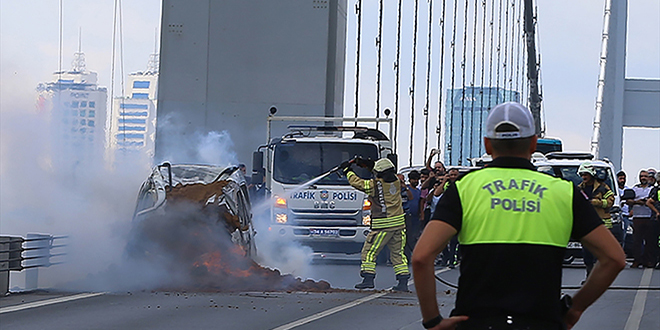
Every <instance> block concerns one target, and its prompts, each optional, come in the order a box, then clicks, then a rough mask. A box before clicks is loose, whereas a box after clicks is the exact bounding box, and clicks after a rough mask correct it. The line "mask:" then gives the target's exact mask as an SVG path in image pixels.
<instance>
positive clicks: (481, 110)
mask: <svg viewBox="0 0 660 330" xmlns="http://www.w3.org/2000/svg"><path fill="white" fill-rule="evenodd" d="M481 6H482V7H483V9H484V16H483V24H482V26H481V83H480V84H479V85H480V94H481V100H480V102H479V137H482V136H483V117H484V74H485V67H484V65H485V63H486V9H487V8H486V0H482V1H481ZM478 146H479V147H478V148H479V154H478V155H477V156H478V157H479V156H481V155H483V151H481V150H482V147H483V144H482V143H478Z"/></svg>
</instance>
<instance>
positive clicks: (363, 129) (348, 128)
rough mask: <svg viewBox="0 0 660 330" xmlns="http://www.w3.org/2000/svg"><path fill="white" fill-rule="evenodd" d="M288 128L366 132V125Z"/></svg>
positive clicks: (294, 128) (293, 126)
mask: <svg viewBox="0 0 660 330" xmlns="http://www.w3.org/2000/svg"><path fill="white" fill-rule="evenodd" d="M288 128H289V130H301V131H302V130H305V131H317V132H366V131H367V130H368V128H367V127H358V126H314V125H289V126H288Z"/></svg>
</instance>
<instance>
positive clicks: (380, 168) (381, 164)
mask: <svg viewBox="0 0 660 330" xmlns="http://www.w3.org/2000/svg"><path fill="white" fill-rule="evenodd" d="M393 168H394V164H393V163H392V161H391V160H389V159H387V158H381V159H379V160H377V161H376V164H374V171H376V172H379V173H382V172H385V171H387V170H389V169H393Z"/></svg>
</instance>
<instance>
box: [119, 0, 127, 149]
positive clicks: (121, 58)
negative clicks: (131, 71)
mask: <svg viewBox="0 0 660 330" xmlns="http://www.w3.org/2000/svg"><path fill="white" fill-rule="evenodd" d="M123 16H124V15H123V13H122V3H121V0H119V75H120V77H119V86H121V98H120V100H121V101H120V103H121V105H122V106H120V108H123V104H124V91H125V90H126V88H125V86H124V24H123V21H124V20H123ZM120 114H121V117H122V120H123V122H124V126H123V127H124V133H123V134H122V140H123V142H124V148H122V150H124V152H125V151H126V148H125V146H126V111H121V112H120Z"/></svg>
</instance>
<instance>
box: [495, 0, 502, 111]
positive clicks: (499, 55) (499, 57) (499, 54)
mask: <svg viewBox="0 0 660 330" xmlns="http://www.w3.org/2000/svg"><path fill="white" fill-rule="evenodd" d="M501 66H502V0H500V7H499V19H498V21H497V71H496V79H495V83H496V85H497V94H495V95H496V96H495V104H499V103H500V67H501Z"/></svg>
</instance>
